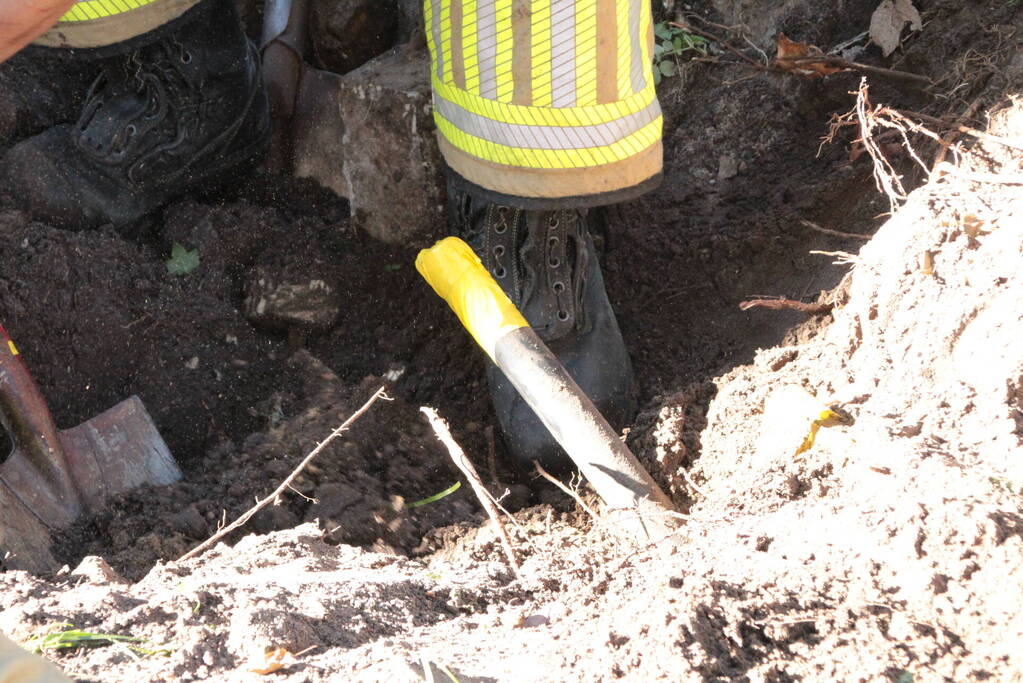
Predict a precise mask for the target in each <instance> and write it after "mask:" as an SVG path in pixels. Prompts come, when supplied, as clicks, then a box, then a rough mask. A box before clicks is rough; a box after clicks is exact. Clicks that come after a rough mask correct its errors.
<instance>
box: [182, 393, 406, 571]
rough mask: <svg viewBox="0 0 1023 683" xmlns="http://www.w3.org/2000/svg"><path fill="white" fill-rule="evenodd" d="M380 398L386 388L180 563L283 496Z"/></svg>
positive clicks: (208, 546)
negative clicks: (261, 497)
mask: <svg viewBox="0 0 1023 683" xmlns="http://www.w3.org/2000/svg"><path fill="white" fill-rule="evenodd" d="M378 398H384V399H385V400H386V398H387V397H386V396H385V394H384V387H380V388H379V389H377V390H376V391H375V392H373V395H372V396H370V397H369V400H368V401H366V402H365V403H364V404H363V405H362V407H361V408H359V409H358V410H356V411H355V413H353V414H352V416H351V417H349V418H348V419H347V420H345V421H344V424H342V425H341V426H340V427H338V428H337V429H335V430H334V431H333V432H331V433H330V436H328V437H327V438H326V439H324V440H323V441H321V442H320V443H319V444H317V445H316V448H314V449H313V450H312V451H310V452H309V455H307V456H305V459H304V460H302V462H300V463H299V465H298V467H296V468H295V471H294V472H292V473H291V474H290V475H288V478H287V479H285V480H284V481H283V482H282V483H281V485H280V486H278V487H277V488H276V489H275V490H274V492H273V493H271V494H270V495H269V496H267V497H266V498H264V499H263V500H261V501H259V502H258V503H256V504H255V505H254V506H253V507H251V508H249V510H248V511H247V512H245V513H244V514H243V515H242V516H241V517H239V518H238V519H236V520H235V521H233V522H231V523H230V524H228V525H227V526H226V527H224V528H222V529H220V531H218V532H217V533H215V534H213V535H212V536H210V537H209V538H208V539H207V540H206V541H204V542H203V543H202V544H200V545H198V546H196V547H195V548H194V549H192V550H191V551H189V552H188V553H186V554H185V555H182V556H181V557H179V558H178V562H181V561H183V560H188V559H191V558H193V557H195V556H197V555H199V554H201V553H203V552H204V551H206V550H207V549H208V548H210V547H211V546H212V545H213V544H214V543H216V542H217V541H219V540H220V539H222V538H223V537H224V536H226V535H228V534H229V533H231V532H232V531H234V530H235V529H237V528H238V527H240V526H242V525H244V524H245V523H246V522H248V521H249V520H250V519H252V516H253V515H255V514H256V513H257V512H259V511H260V510H262V509H263V508H265V507H266V506H267V505H269V504H270V503H272V502H273V501H274V500H276V499H277V497H278V496H280V495H281V494H283V493H284V492H285V491H286V490H287V489H288V488H289V487H290V486H291V483H292V482H293V481H295V478H296V477H298V475H299V474H300V473H301V472H302V470H304V469H305V467H306V465H308V464H309V463H310V462H312V461H313V459H314V458H315V457H316V456H318V455H319V454H320V452H321V451H323V449H324V448H326V447H327V446H328V445H329V444H330V442H332V441H333V440H334V439H336V438H337V437H339V436H341V435H342V434H344V433H345V432H346V431H348V428H349V427H350V426H351V425H352V424H353V423H354V422H355V421H356V420H358V419H359V418H360V417H362V416H363V414H365V412H366V411H367V410H369V409H370V407H371V406H372V405H373V404H374V403H376V401H377V399H378ZM225 512H226V511H225Z"/></svg>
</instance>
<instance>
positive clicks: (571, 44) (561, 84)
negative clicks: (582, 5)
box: [551, 0, 575, 108]
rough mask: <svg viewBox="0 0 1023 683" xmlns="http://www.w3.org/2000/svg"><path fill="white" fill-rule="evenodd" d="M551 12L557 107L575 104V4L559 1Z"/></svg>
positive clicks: (554, 0) (552, 69) (552, 65)
mask: <svg viewBox="0 0 1023 683" xmlns="http://www.w3.org/2000/svg"><path fill="white" fill-rule="evenodd" d="M552 2H554V4H555V5H556V7H554V10H553V11H552V12H551V34H552V35H553V40H552V41H551V88H552V89H553V91H554V102H553V104H554V106H555V107H559V108H560V107H574V106H575V6H574V5H573V4H572V3H571V2H557V0H552Z"/></svg>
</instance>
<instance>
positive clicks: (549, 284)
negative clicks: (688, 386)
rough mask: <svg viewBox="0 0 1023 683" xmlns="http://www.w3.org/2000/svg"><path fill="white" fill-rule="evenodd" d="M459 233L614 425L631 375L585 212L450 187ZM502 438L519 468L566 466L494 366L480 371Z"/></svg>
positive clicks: (623, 410)
mask: <svg viewBox="0 0 1023 683" xmlns="http://www.w3.org/2000/svg"><path fill="white" fill-rule="evenodd" d="M448 196H449V202H450V203H451V206H450V217H451V220H452V222H453V223H454V225H453V228H454V230H455V234H457V235H459V236H460V237H462V239H464V240H465V241H466V242H468V243H469V246H471V247H472V249H473V251H474V252H476V255H477V256H479V257H480V260H482V261H483V265H484V266H485V267H486V268H487V270H488V271H489V272H490V274H491V275H492V276H493V277H494V279H495V280H497V282H498V283H499V284H500V285H501V288H502V289H503V290H504V292H505V293H506V294H507V295H508V297H509V298H510V299H511V300H512V302H513V303H514V304H515V305H516V306H517V307H518V308H519V310H520V311H521V312H522V314H523V316H525V318H526V321H527V322H528V323H529V324H530V325H531V326H532V328H533V329H534V330H535V331H536V333H537V334H538V335H539V336H540V338H541V339H543V340H544V342H545V343H546V344H547V346H549V347H550V349H551V351H552V352H553V353H554V355H556V356H557V357H558V359H559V360H560V361H561V363H562V364H563V365H564V366H565V368H566V369H567V370H568V373H569V374H570V375H571V376H572V378H573V379H574V380H575V381H576V382H577V383H578V384H579V386H580V387H581V388H582V389H583V391H585V392H586V395H587V396H589V397H590V399H591V400H592V401H593V403H594V404H596V406H597V408H598V409H599V410H600V412H601V414H603V416H604V417H605V418H606V419H607V421H608V422H609V423H611V426H612V427H614V428H615V429H621V428H622V427H624V426H625V425H626V424H627V423H628V422H629V421H630V420H631V419H632V418H633V417H634V415H635V410H636V398H635V380H634V378H633V374H632V363H631V362H630V360H629V354H628V352H627V351H626V350H625V342H624V341H623V340H622V333H621V332H620V331H619V329H618V321H617V320H616V319H615V315H614V311H612V310H611V303H610V302H609V301H608V298H607V291H606V290H605V289H604V278H603V276H602V275H601V273H600V264H599V263H598V261H597V254H596V250H595V249H594V247H593V238H592V237H591V235H590V223H591V221H592V212H589V211H587V210H585V209H583V210H580V209H560V210H553V211H552V210H547V211H539V210H526V209H522V208H516V207H514V206H506V205H502V204H496V203H493V202H490V201H487V200H486V199H483V198H481V197H478V196H476V195H475V194H474V193H473V192H472V191H471V190H464V189H460V188H459V187H456V186H455V185H453V184H449V185H448ZM487 379H488V380H489V382H490V395H491V399H492V400H493V403H494V412H496V413H497V419H498V421H499V422H500V424H501V430H502V432H503V436H504V441H505V444H506V445H507V446H508V449H509V451H511V453H512V455H513V456H514V457H515V458H516V459H517V460H519V461H520V462H522V464H524V465H527V466H528V465H530V463H531V461H533V460H536V461H538V462H539V463H540V464H541V465H543V467H544V468H546V469H548V470H553V471H560V472H564V471H566V470H568V469H570V468H571V467H572V463H571V461H570V460H569V458H568V455H567V454H566V453H565V452H564V451H563V450H562V449H561V447H560V446H559V445H558V443H557V442H556V441H555V440H554V437H553V436H551V433H550V432H549V431H548V430H547V428H546V427H545V426H544V425H543V423H542V422H540V419H539V418H538V417H537V416H536V414H535V413H534V412H533V410H532V408H530V407H529V406H528V405H527V404H526V402H525V401H524V400H523V399H522V397H521V396H520V395H519V393H518V391H517V390H516V389H515V388H514V387H513V386H512V385H511V383H510V382H509V381H508V380H507V378H506V377H505V376H504V373H502V372H501V371H500V370H499V369H498V368H497V366H496V365H494V364H492V363H491V364H490V365H489V366H488V368H487Z"/></svg>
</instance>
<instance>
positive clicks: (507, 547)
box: [419, 406, 522, 579]
mask: <svg viewBox="0 0 1023 683" xmlns="http://www.w3.org/2000/svg"><path fill="white" fill-rule="evenodd" d="M419 410H420V412H422V413H423V414H424V415H426V419H427V420H429V421H430V426H431V427H433V432H434V434H436V435H437V439H439V440H440V442H441V443H442V444H444V447H445V448H447V449H448V455H450V456H451V460H452V461H454V463H455V465H456V466H457V467H458V469H460V470H461V471H462V474H464V475H465V478H466V479H468V480H469V485H470V486H472V490H473V492H475V493H476V497H477V498H478V499H479V501H480V505H482V506H483V509H484V510H486V513H487V516H488V517H490V520H491V521H492V522H493V523H494V526H495V527H497V536H498V538H500V539H501V547H502V548H504V554H505V557H507V558H508V564H510V565H511V568H512V572H513V573H514V574H515V576H516V578H519V579H521V578H522V577H521V575H520V574H519V561H518V559H516V557H515V549H514V548H513V547H512V544H511V538H509V536H508V531H507V530H506V529H505V528H504V524H502V523H501V516H500V515H499V514H498V513H497V508H496V507H495V506H494V503H493V499H492V498H491V496H490V492H489V491H487V489H486V487H485V486H483V482H482V481H481V480H480V475H479V474H478V473H477V472H476V468H475V467H473V464H472V463H471V462H469V458H468V457H466V455H465V451H463V450H462V447H461V446H459V445H458V442H457V441H455V437H453V436H451V430H450V429H448V423H447V422H446V421H445V420H444V418H442V417H441V416H440V415H439V414H438V413H437V411H436V410H434V409H433V408H430V407H429V406H422V407H421V408H420V409H419Z"/></svg>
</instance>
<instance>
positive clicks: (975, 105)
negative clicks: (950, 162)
mask: <svg viewBox="0 0 1023 683" xmlns="http://www.w3.org/2000/svg"><path fill="white" fill-rule="evenodd" d="M983 97H984V96H983V95H981V96H979V97H978V98H977V99H975V100H974V101H973V102H972V103H971V104H970V106H968V107H967V108H966V111H964V112H963V113H962V115H961V116H960V117H959V118H957V119H956V125H963V122H964V121H968V120H970V119H971V118H973V115H974V114H976V113H977V110H978V109H980V103H981V102H982V101H983ZM959 132H960V131H958V130H953V131H950V132H949V133H948V134H947V135H945V137H943V138H942V139H941V147H939V149H938V154H937V155H936V156H935V157H934V163H932V164H931V168H932V169H933V168H935V167H936V166H937V165H938V164H940V163H941V162H942V161H944V160H945V157H946V156H948V150H949V148H950V147H951V146H952V145H953V144H954V143H955V141H956V138H958V137H959Z"/></svg>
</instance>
